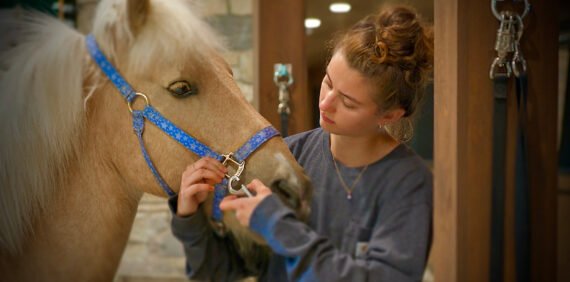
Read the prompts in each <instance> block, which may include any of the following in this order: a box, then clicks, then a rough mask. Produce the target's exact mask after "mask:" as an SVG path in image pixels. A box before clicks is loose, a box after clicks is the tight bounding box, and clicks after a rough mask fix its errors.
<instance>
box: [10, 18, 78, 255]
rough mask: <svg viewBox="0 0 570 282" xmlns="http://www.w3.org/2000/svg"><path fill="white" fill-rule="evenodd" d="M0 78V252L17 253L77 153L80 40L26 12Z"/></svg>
mask: <svg viewBox="0 0 570 282" xmlns="http://www.w3.org/2000/svg"><path fill="white" fill-rule="evenodd" d="M3 24H8V25H13V26H14V27H15V29H14V30H16V31H17V33H16V34H13V41H14V42H15V44H16V46H15V47H12V48H8V50H3V51H2V54H1V60H2V72H1V73H0V91H1V93H0V136H2V138H1V139H0V143H1V144H0V181H1V182H0V183H1V184H2V189H0V252H9V253H17V252H18V251H20V250H21V248H22V244H23V240H24V239H25V238H26V236H27V234H28V233H29V231H30V227H31V225H32V223H33V221H34V220H35V219H36V217H37V216H38V215H39V214H40V213H41V211H42V210H44V208H45V207H46V205H47V204H49V202H50V198H51V196H52V194H53V193H54V191H55V188H54V187H56V186H57V183H58V181H59V180H60V179H58V176H60V175H63V174H64V173H63V172H62V171H61V170H65V167H66V163H67V161H68V160H69V159H71V158H73V157H74V156H75V154H76V153H77V147H78V146H79V143H80V140H79V136H80V134H78V131H79V130H81V128H82V126H81V125H82V124H83V121H84V118H83V116H84V115H83V114H84V110H83V106H82V99H83V97H82V80H83V71H84V69H83V64H82V62H83V61H84V60H83V59H84V56H85V52H86V51H85V48H84V47H82V46H83V45H82V44H83V36H82V35H81V34H79V33H78V32H76V31H74V30H72V29H71V28H69V27H67V26H66V25H65V24H64V23H62V22H60V21H58V20H57V19H55V18H52V17H49V16H46V15H43V14H40V13H37V12H23V13H20V14H19V15H18V16H17V18H15V19H10V20H6V21H4V22H3Z"/></svg>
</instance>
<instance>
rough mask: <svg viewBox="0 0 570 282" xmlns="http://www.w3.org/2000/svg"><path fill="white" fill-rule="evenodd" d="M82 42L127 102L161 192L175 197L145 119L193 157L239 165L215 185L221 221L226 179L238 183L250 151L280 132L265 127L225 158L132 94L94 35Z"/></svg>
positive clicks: (214, 213)
mask: <svg viewBox="0 0 570 282" xmlns="http://www.w3.org/2000/svg"><path fill="white" fill-rule="evenodd" d="M85 43H86V45H87V49H88V50H89V54H91V57H92V58H93V60H94V61H95V62H96V63H97V65H99V67H100V68H101V70H102V71H103V72H104V73H105V74H106V75H107V77H108V78H109V79H110V80H111V82H113V84H115V86H116V87H117V89H118V90H119V91H120V92H121V94H122V95H123V97H125V99H126V100H127V105H128V107H129V110H130V111H131V115H132V117H133V128H134V130H135V133H136V134H137V136H138V139H139V143H140V146H141V151H142V154H143V156H144V159H145V160H146V163H147V164H148V167H149V168H150V170H151V171H152V174H153V175H154V177H155V178H156V180H157V181H158V183H159V184H160V186H161V187H162V189H163V190H164V191H165V192H166V193H167V194H168V195H169V196H174V195H175V194H174V192H173V191H172V189H170V187H169V186H168V184H166V182H164V180H163V179H162V177H161V176H160V174H159V173H158V171H157V170H156V168H155V167H154V165H153V163H152V161H151V160H150V157H149V156H148V153H147V151H146V148H145V146H144V142H143V139H142V134H143V131H144V119H145V118H146V119H148V120H149V121H151V122H152V123H153V124H154V125H156V126H157V127H158V128H160V129H161V130H162V131H164V132H165V133H166V134H168V135H169V136H170V137H172V138H174V140H176V141H178V142H179V143H180V144H182V145H183V146H184V147H186V148H188V149H189V150H190V151H192V152H194V153H195V154H196V155H198V156H200V157H211V158H213V159H216V160H218V161H220V162H223V164H224V165H225V164H226V162H228V161H230V162H232V163H234V164H236V165H238V166H239V169H238V171H237V172H236V174H235V175H234V176H230V175H227V174H226V177H225V178H224V179H223V180H222V184H217V185H216V187H215V192H214V203H213V207H212V209H213V211H212V216H213V218H214V219H215V220H217V221H221V219H222V211H221V210H220V208H219V203H220V202H221V200H222V198H223V197H224V196H225V195H226V187H227V189H232V187H231V185H232V181H230V182H229V183H228V179H234V178H236V179H238V180H239V178H237V177H239V174H240V173H241V171H242V170H243V168H244V165H245V159H246V158H247V157H248V156H249V155H250V154H251V153H252V152H253V151H255V150H256V149H257V148H259V146H261V144H263V143H265V141H267V140H269V139H271V138H272V137H274V136H276V135H279V131H277V130H276V129H275V128H274V127H272V126H268V127H266V128H264V129H262V130H260V131H259V132H257V133H256V134H255V135H254V136H253V137H251V138H250V139H249V140H248V141H247V142H246V143H245V144H244V145H243V146H242V147H241V148H239V149H238V150H237V151H236V152H235V153H229V154H227V155H222V154H218V153H216V152H215V151H213V150H212V149H210V148H208V146H206V145H204V144H202V143H201V142H200V141H198V140H196V139H195V138H194V137H192V136H190V135H189V134H188V133H186V132H184V131H183V130H182V129H180V128H178V127H177V126H176V125H174V124H173V123H172V122H170V121H169V120H168V119H166V118H164V117H163V116H162V115H161V114H160V113H159V112H158V111H156V110H155V109H154V108H153V107H152V106H150V103H149V101H148V98H147V97H146V95H144V94H142V93H137V92H135V91H134V90H133V88H132V87H131V86H130V85H129V84H128V83H127V82H126V81H125V80H124V79H123V77H122V76H121V75H120V74H119V72H117V70H116V69H115V68H114V67H113V65H112V64H111V63H110V62H109V61H108V60H107V58H106V57H105V55H103V53H102V52H101V50H100V49H99V47H98V46H97V42H96V41H95V37H94V36H93V34H89V35H88V36H87V37H85ZM137 96H141V97H143V98H144V99H145V101H146V106H145V107H144V109H143V110H142V111H135V110H133V109H132V108H131V103H132V101H133V100H134V99H135V98H136V97H137ZM230 191H231V190H230Z"/></svg>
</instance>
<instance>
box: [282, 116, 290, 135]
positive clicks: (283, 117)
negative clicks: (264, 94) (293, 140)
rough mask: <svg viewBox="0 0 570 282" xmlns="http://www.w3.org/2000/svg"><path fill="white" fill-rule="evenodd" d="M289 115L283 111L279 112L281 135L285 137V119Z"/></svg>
mask: <svg viewBox="0 0 570 282" xmlns="http://www.w3.org/2000/svg"><path fill="white" fill-rule="evenodd" d="M288 118H289V115H288V114H287V113H285V112H283V113H281V137H283V138H285V137H287V119H288Z"/></svg>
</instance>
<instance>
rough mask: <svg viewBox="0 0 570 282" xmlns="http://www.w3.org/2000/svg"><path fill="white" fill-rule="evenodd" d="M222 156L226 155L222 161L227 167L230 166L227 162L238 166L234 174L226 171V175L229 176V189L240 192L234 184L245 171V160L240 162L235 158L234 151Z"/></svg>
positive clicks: (235, 192)
mask: <svg viewBox="0 0 570 282" xmlns="http://www.w3.org/2000/svg"><path fill="white" fill-rule="evenodd" d="M222 157H224V160H223V161H222V165H223V166H225V167H228V165H227V164H233V165H234V166H236V167H237V169H236V172H235V173H234V175H229V174H227V173H226V175H225V177H226V178H228V180H229V181H228V191H229V192H230V193H232V194H237V193H239V192H238V191H239V190H236V189H234V188H233V184H234V183H236V182H238V181H239V176H240V175H241V173H242V172H243V170H244V168H245V161H242V162H238V161H237V160H235V159H234V158H233V152H230V153H229V154H227V155H223V154H222Z"/></svg>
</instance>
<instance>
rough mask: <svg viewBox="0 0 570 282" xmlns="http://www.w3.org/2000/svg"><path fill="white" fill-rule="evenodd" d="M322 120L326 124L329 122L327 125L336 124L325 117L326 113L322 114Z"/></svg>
mask: <svg viewBox="0 0 570 282" xmlns="http://www.w3.org/2000/svg"><path fill="white" fill-rule="evenodd" d="M321 118H322V119H323V120H324V121H325V122H327V123H330V124H334V121H332V120H330V119H328V118H327V117H325V114H324V113H321Z"/></svg>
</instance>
